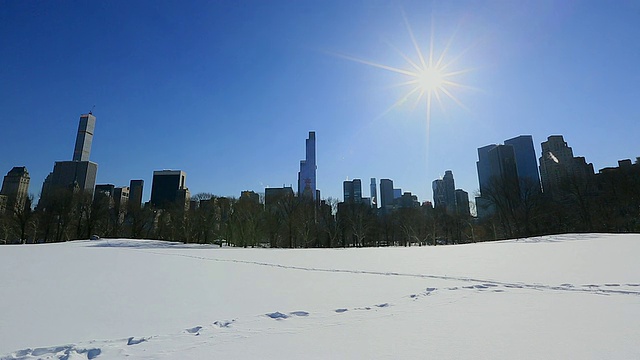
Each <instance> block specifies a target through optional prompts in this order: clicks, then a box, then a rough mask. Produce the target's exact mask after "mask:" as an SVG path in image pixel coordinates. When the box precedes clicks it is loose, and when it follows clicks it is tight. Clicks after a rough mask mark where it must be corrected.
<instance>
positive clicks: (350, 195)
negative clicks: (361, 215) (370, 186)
mask: <svg viewBox="0 0 640 360" xmlns="http://www.w3.org/2000/svg"><path fill="white" fill-rule="evenodd" d="M342 189H343V201H344V202H345V203H349V204H361V203H362V181H360V179H353V180H351V181H349V180H345V181H344V182H343V183H342Z"/></svg>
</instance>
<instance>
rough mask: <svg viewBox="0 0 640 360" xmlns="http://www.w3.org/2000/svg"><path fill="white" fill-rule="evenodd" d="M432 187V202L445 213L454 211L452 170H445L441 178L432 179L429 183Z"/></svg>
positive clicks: (454, 185) (454, 198)
mask: <svg viewBox="0 0 640 360" xmlns="http://www.w3.org/2000/svg"><path fill="white" fill-rule="evenodd" d="M431 188H432V189H433V203H434V205H435V207H436V209H438V208H444V209H445V211H446V212H447V214H450V215H453V214H455V213H456V211H457V210H456V194H455V191H456V184H455V181H454V179H453V172H452V171H451V170H447V171H445V173H444V176H443V177H442V179H437V180H434V181H433V182H432V183H431Z"/></svg>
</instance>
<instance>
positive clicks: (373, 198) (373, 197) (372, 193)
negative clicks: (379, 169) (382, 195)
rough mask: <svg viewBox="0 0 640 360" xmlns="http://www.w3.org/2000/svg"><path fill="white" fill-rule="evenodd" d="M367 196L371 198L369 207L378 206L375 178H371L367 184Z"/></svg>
mask: <svg viewBox="0 0 640 360" xmlns="http://www.w3.org/2000/svg"><path fill="white" fill-rule="evenodd" d="M369 197H370V198H371V207H373V208H377V207H378V190H377V188H376V178H371V185H370V186H369Z"/></svg>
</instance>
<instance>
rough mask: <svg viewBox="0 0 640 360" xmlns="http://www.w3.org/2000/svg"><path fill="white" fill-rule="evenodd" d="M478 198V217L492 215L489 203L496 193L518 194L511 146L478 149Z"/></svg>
mask: <svg viewBox="0 0 640 360" xmlns="http://www.w3.org/2000/svg"><path fill="white" fill-rule="evenodd" d="M477 166H478V181H479V183H480V197H478V198H476V209H477V212H478V217H480V218H483V217H486V216H488V215H491V214H493V213H494V211H495V209H494V208H493V204H492V201H491V198H492V196H495V195H496V194H497V192H498V191H501V192H504V191H509V190H506V189H512V190H513V191H516V194H519V193H520V190H519V184H518V183H519V182H518V169H517V166H516V155H515V152H514V150H513V146H511V145H488V146H484V147H482V148H479V149H478V162H477Z"/></svg>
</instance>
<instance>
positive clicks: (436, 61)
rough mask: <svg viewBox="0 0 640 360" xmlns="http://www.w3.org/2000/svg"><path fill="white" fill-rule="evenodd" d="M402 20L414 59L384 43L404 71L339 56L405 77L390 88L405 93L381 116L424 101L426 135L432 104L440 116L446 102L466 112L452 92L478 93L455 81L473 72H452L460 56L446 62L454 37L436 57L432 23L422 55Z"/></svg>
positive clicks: (407, 23) (415, 105) (414, 37)
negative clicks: (468, 91) (426, 45)
mask: <svg viewBox="0 0 640 360" xmlns="http://www.w3.org/2000/svg"><path fill="white" fill-rule="evenodd" d="M404 20H405V25H406V29H407V32H408V33H409V39H410V40H411V44H412V45H413V50H414V51H415V55H414V56H413V57H411V56H409V55H407V54H405V53H404V52H402V51H401V50H400V49H398V48H397V47H396V46H394V45H393V44H391V43H390V42H386V43H387V45H388V46H389V47H390V48H391V49H392V50H393V51H395V52H396V53H397V54H398V55H399V56H400V57H401V58H402V59H403V60H404V61H405V63H406V64H407V66H406V67H397V66H391V65H385V64H382V63H377V62H374V61H369V60H363V59H358V58H354V57H351V56H346V55H339V56H340V57H343V58H346V59H349V60H351V61H355V62H358V63H361V64H365V65H369V66H372V67H376V68H379V69H383V70H387V71H391V72H394V73H397V74H400V75H402V76H404V77H405V79H404V80H403V81H401V82H399V83H397V84H395V85H394V86H393V87H406V88H407V90H406V92H405V93H404V94H403V95H402V96H400V98H399V99H398V101H396V102H395V103H394V104H393V105H391V107H390V108H389V109H387V110H386V111H384V112H383V114H382V115H381V116H384V115H386V114H387V113H389V112H390V111H391V110H393V109H394V108H397V107H399V106H402V105H403V104H405V103H406V102H407V101H409V100H410V99H411V98H413V97H415V102H414V103H413V108H415V107H417V106H418V105H419V104H420V103H422V102H423V101H424V103H425V104H426V120H427V132H429V127H430V123H431V113H432V108H433V104H434V103H437V104H438V108H439V109H440V110H441V111H442V112H444V111H445V106H444V102H445V101H447V100H451V101H453V102H454V103H455V104H456V105H458V106H460V107H461V108H463V109H465V110H468V109H467V107H466V106H465V105H464V104H463V103H462V101H461V100H460V99H459V98H458V97H456V95H455V94H454V93H453V89H467V90H477V89H475V88H473V87H471V86H468V85H464V84H462V83H461V82H459V81H458V80H457V79H456V77H459V76H460V75H463V74H466V73H468V72H470V71H472V69H451V67H452V66H453V64H454V63H456V62H457V61H458V60H459V59H460V57H461V55H462V54H458V56H455V57H453V58H452V59H448V58H447V57H448V54H449V52H450V50H451V46H452V42H453V39H454V36H455V33H454V36H452V37H451V38H449V39H448V41H447V42H446V44H445V46H444V49H443V50H442V51H441V52H439V53H437V52H436V49H435V40H434V33H435V32H434V28H433V22H432V23H431V34H430V36H429V44H428V47H427V48H428V52H425V51H424V50H423V48H421V47H420V44H419V42H418V40H417V39H416V36H415V35H414V32H413V29H412V28H411V25H410V24H409V21H407V19H406V17H405V19H404ZM463 53H464V52H463Z"/></svg>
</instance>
